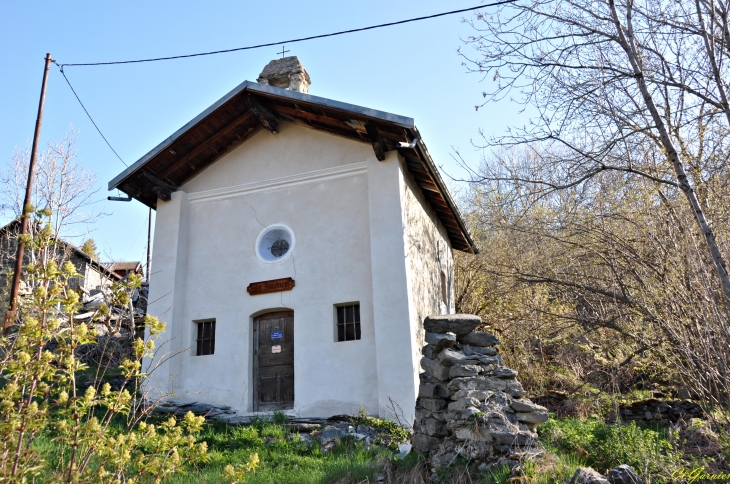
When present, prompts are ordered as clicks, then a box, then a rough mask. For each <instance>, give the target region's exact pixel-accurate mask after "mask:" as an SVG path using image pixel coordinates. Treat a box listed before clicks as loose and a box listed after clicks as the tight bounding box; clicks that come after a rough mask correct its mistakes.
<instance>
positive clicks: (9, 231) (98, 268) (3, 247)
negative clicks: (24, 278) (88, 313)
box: [0, 219, 121, 314]
mask: <svg viewBox="0 0 730 484" xmlns="http://www.w3.org/2000/svg"><path fill="white" fill-rule="evenodd" d="M19 231H20V222H19V221H18V220H17V219H16V220H13V221H12V222H10V223H9V224H7V225H5V226H4V227H2V228H0V271H1V272H0V284H2V288H3V296H2V300H0V310H2V314H4V313H5V310H6V309H7V304H8V301H7V294H6V292H7V293H9V285H10V283H11V281H12V277H9V275H10V274H11V273H12V271H13V270H14V268H15V260H16V251H17V236H18V232H19ZM57 242H58V243H57V244H56V245H55V246H54V247H53V248H52V250H53V256H54V257H55V258H56V259H57V260H58V261H59V262H61V263H63V262H65V261H67V260H70V261H71V262H72V263H73V265H74V266H75V267H76V272H78V273H79V274H81V277H77V278H73V279H71V280H70V281H69V285H70V286H71V287H78V288H81V289H82V290H83V291H84V292H86V293H87V294H89V293H91V292H95V291H98V290H100V289H101V288H102V286H108V285H110V284H111V283H112V282H114V281H118V280H120V279H121V277H119V276H118V275H117V274H115V273H114V272H113V271H111V270H110V269H109V268H108V267H106V265H104V264H102V263H100V262H99V261H97V260H96V259H94V258H92V257H89V256H88V255H87V254H85V253H84V252H82V251H81V249H79V248H78V247H76V246H75V245H73V244H71V243H70V242H68V241H65V240H63V239H59V240H58V241H57ZM31 258H32V255H31V252H30V251H29V250H26V251H25V253H24V261H23V262H24V264H27V263H29V262H31ZM6 290H7V291H6Z"/></svg>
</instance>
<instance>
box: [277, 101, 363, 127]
mask: <svg viewBox="0 0 730 484" xmlns="http://www.w3.org/2000/svg"><path fill="white" fill-rule="evenodd" d="M272 109H275V110H276V111H281V112H282V113H285V114H288V115H290V116H294V117H302V118H305V119H309V120H312V121H317V122H320V123H323V124H329V125H330V126H335V127H337V128H342V129H346V130H347V131H355V132H356V133H359V131H358V130H357V129H356V128H355V127H354V126H352V125H350V124H347V123H345V122H344V121H340V120H339V119H335V118H330V117H328V116H321V115H319V114H314V113H310V112H309V111H304V110H300V109H295V108H290V107H288V106H282V105H280V104H276V105H274V106H272ZM362 131H363V132H365V129H364V128H363V130H362Z"/></svg>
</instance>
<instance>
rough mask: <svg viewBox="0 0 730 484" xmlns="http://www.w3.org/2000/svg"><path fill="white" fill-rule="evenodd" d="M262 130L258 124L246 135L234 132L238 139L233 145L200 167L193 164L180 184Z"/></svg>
mask: <svg viewBox="0 0 730 484" xmlns="http://www.w3.org/2000/svg"><path fill="white" fill-rule="evenodd" d="M249 114H250V113H249ZM251 116H253V115H251ZM241 126H242V125H238V127H241ZM261 129H263V127H262V126H261V125H260V124H258V123H256V124H255V125H254V126H250V127H249V128H248V129H247V130H246V131H245V132H244V133H241V131H235V130H234V132H232V135H235V136H236V137H237V138H238V139H236V140H235V141H233V142H232V143H229V144H227V145H226V148H225V149H224V150H222V151H221V152H219V153H218V154H217V155H213V156H209V157H207V158H205V159H204V160H203V161H202V162H199V163H198V166H194V165H192V164H191V165H190V168H191V170H192V171H191V172H189V173H188V174H187V175H185V176H183V177H182V178H181V179H180V180H178V182H179V184H180V185H181V186H182V185H183V184H184V183H185V182H187V181H188V180H190V179H191V178H193V177H194V176H195V175H197V174H198V170H200V169H202V168H205V167H206V166H208V165H209V164H211V163H213V162H215V160H217V159H218V158H220V157H222V156H225V155H226V154H227V153H229V152H230V151H233V150H234V149H236V147H238V145H240V144H241V143H243V142H244V141H246V140H247V139H249V138H250V137H251V136H253V135H254V134H256V133H258V132H259V130H261Z"/></svg>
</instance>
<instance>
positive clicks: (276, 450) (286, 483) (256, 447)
mask: <svg viewBox="0 0 730 484" xmlns="http://www.w3.org/2000/svg"><path fill="white" fill-rule="evenodd" d="M153 420H154V419H153ZM371 420H372V421H371V422H369V423H370V424H375V425H379V426H380V428H389V423H383V422H381V421H380V420H379V419H371ZM112 427H113V429H112V431H117V432H118V431H121V430H122V428H123V425H122V422H121V421H119V422H115V423H114V424H113V425H112ZM398 430H400V432H397V434H396V435H393V437H395V438H397V439H400V438H401V437H403V436H402V435H400V434H401V433H402V429H400V427H398ZM198 438H199V440H201V441H205V442H206V443H207V444H208V449H209V452H208V459H207V461H206V462H199V463H196V464H195V465H186V466H184V467H183V469H182V470H181V471H180V472H177V473H176V474H175V475H174V476H172V477H170V478H168V479H166V480H165V481H163V482H164V483H165V484H184V483H185V484H186V483H200V482H206V483H220V482H227V481H226V480H225V478H224V469H225V467H226V466H228V465H233V466H234V467H237V466H240V465H241V464H245V463H246V462H248V460H249V457H250V456H251V455H252V454H257V455H258V457H259V467H258V469H257V470H256V471H255V472H252V473H249V474H245V475H244V476H243V478H242V479H241V480H239V481H237V482H240V483H276V484H309V483H334V482H352V483H356V482H363V481H364V482H371V483H372V482H376V474H377V473H378V472H379V470H380V468H381V467H382V466H383V465H388V466H390V467H391V468H397V469H401V470H408V469H409V468H410V467H413V466H415V465H417V464H418V463H419V460H422V459H421V458H420V456H417V455H415V454H413V455H410V456H408V458H406V459H402V460H398V461H396V459H395V458H394V455H393V453H392V452H391V451H389V450H387V449H384V448H382V447H376V446H373V447H371V448H369V449H366V448H365V445H364V444H363V442H361V441H358V440H357V439H355V438H354V437H345V438H343V439H342V440H341V441H340V442H339V443H338V444H337V445H336V446H335V447H334V448H332V449H331V450H330V451H328V452H323V451H322V450H321V449H320V446H319V445H318V444H317V443H316V442H315V443H314V444H307V443H306V442H305V441H304V440H303V439H302V437H301V435H300V434H298V433H297V432H294V431H291V430H290V429H288V428H287V427H286V417H285V416H284V415H283V414H274V415H272V417H271V418H269V419H256V420H253V421H252V422H251V425H248V426H245V427H244V426H235V427H234V426H229V425H226V424H222V423H210V424H206V425H205V426H204V429H203V431H202V432H201V433H200V434H199V435H198ZM33 446H34V448H35V449H36V450H38V451H39V452H40V453H42V454H43V455H44V457H45V459H46V461H47V463H48V468H53V467H54V466H55V465H56V463H57V462H58V459H59V458H61V453H60V452H61V449H60V447H59V445H58V444H57V443H56V442H55V441H53V436H52V435H50V434H48V435H40V436H38V438H37V439H36V440H35V442H34V444H33ZM48 476H49V475H48V474H47V475H46V476H45V480H44V479H43V478H41V480H40V481H39V482H46V481H47V480H48V478H49V477H48Z"/></svg>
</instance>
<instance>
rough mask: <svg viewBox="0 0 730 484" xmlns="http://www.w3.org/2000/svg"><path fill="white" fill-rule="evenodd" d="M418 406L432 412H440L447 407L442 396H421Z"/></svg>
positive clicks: (417, 402)
mask: <svg viewBox="0 0 730 484" xmlns="http://www.w3.org/2000/svg"><path fill="white" fill-rule="evenodd" d="M416 406H418V407H421V408H425V409H426V410H430V411H432V412H438V411H439V410H441V409H442V408H445V407H446V401H445V400H444V399H442V398H419V399H418V400H417V401H416Z"/></svg>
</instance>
